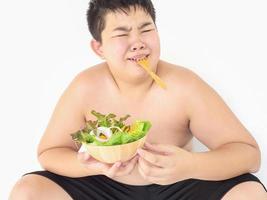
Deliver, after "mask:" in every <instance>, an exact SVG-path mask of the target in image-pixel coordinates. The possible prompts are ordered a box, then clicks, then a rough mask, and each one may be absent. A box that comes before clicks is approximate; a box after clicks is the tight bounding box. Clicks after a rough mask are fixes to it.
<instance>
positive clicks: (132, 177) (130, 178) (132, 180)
mask: <svg viewBox="0 0 267 200" xmlns="http://www.w3.org/2000/svg"><path fill="white" fill-rule="evenodd" d="M182 148H183V149H185V150H187V151H192V140H189V141H188V143H187V144H186V145H184V146H183V147H182ZM112 179H113V180H114V181H117V182H120V183H124V184H128V185H148V184H152V183H151V182H149V181H147V180H145V179H144V178H143V177H142V176H141V174H140V173H139V171H138V164H137V165H135V167H134V169H133V171H132V172H131V173H130V174H128V175H126V176H120V177H113V178H112Z"/></svg>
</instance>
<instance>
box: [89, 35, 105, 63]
mask: <svg viewBox="0 0 267 200" xmlns="http://www.w3.org/2000/svg"><path fill="white" fill-rule="evenodd" d="M91 48H92V50H93V51H94V52H95V53H96V55H98V56H99V57H100V58H102V59H104V55H103V51H102V44H101V43H100V42H98V41H96V40H95V39H92V40H91Z"/></svg>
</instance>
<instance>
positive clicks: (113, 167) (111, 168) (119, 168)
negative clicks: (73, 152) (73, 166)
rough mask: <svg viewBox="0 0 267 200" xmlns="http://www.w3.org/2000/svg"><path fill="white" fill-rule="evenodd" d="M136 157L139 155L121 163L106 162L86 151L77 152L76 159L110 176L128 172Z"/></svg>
mask: <svg viewBox="0 0 267 200" xmlns="http://www.w3.org/2000/svg"><path fill="white" fill-rule="evenodd" d="M138 157H139V156H138V155H136V156H134V157H133V158H132V159H131V160H129V161H127V162H123V163H122V162H116V163H114V164H108V163H103V162H100V161H98V160H96V159H94V158H93V157H92V156H90V155H89V154H88V153H86V152H83V153H78V160H79V161H80V162H81V163H82V164H83V165H84V166H85V167H88V168H95V169H97V170H99V171H100V174H103V175H106V176H108V177H110V178H112V177H117V176H125V175H127V174H130V173H131V172H132V170H133V169H134V167H135V165H136V163H137V160H138Z"/></svg>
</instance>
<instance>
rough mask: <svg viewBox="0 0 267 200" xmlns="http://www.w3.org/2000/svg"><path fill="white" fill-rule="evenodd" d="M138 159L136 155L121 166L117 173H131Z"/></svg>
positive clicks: (119, 174) (120, 174) (121, 174)
mask: <svg viewBox="0 0 267 200" xmlns="http://www.w3.org/2000/svg"><path fill="white" fill-rule="evenodd" d="M137 161H138V156H135V157H134V158H132V159H131V160H130V161H128V162H126V163H124V164H123V165H124V166H123V165H122V166H121V167H120V170H119V172H118V173H117V175H118V176H124V175H127V174H130V173H131V172H132V170H133V169H134V167H135V165H136V163H137Z"/></svg>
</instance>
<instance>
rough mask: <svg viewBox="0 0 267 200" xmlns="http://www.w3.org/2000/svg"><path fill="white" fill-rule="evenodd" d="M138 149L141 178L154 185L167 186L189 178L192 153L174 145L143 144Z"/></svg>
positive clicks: (191, 170) (191, 169) (191, 167)
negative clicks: (141, 147) (142, 146)
mask: <svg viewBox="0 0 267 200" xmlns="http://www.w3.org/2000/svg"><path fill="white" fill-rule="evenodd" d="M144 147H145V149H144V148H143V149H138V150H137V152H138V154H139V156H140V157H139V160H138V170H139V173H140V174H141V176H142V177H143V178H144V179H145V180H147V181H149V182H151V183H155V184H159V185H168V184H172V183H175V182H177V181H181V180H184V179H188V178H191V176H192V173H193V167H194V163H193V153H192V152H189V151H186V150H184V149H182V148H179V147H177V146H175V145H167V144H149V143H147V142H146V143H145V146H144Z"/></svg>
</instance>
